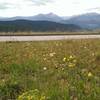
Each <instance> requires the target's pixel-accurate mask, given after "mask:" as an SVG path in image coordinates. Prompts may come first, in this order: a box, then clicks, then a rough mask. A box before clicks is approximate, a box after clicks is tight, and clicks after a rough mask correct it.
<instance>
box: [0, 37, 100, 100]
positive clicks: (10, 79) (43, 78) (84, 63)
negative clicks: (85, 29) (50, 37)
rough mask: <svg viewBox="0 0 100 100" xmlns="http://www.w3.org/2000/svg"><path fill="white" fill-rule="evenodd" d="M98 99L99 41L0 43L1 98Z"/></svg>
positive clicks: (10, 99)
mask: <svg viewBox="0 0 100 100" xmlns="http://www.w3.org/2000/svg"><path fill="white" fill-rule="evenodd" d="M16 99H17V100H100V40H99V39H97V40H96V39H91V40H89V39H87V40H66V41H48V42H5V43H4V42H1V43H0V100H16Z"/></svg>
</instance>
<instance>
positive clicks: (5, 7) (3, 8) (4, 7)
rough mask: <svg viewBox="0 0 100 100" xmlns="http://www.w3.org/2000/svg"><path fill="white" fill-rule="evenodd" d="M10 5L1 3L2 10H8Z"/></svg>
mask: <svg viewBox="0 0 100 100" xmlns="http://www.w3.org/2000/svg"><path fill="white" fill-rule="evenodd" d="M9 7H10V5H9V4H8V3H0V10H5V9H8V8H9Z"/></svg>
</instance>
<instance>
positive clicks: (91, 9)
mask: <svg viewBox="0 0 100 100" xmlns="http://www.w3.org/2000/svg"><path fill="white" fill-rule="evenodd" d="M86 10H87V11H93V10H100V7H95V8H90V9H86Z"/></svg>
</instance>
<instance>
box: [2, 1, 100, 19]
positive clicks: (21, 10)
mask: <svg viewBox="0 0 100 100" xmlns="http://www.w3.org/2000/svg"><path fill="white" fill-rule="evenodd" d="M99 10H100V1H99V0H88V1H87V0H12V1H11V0H6V1H4V0H0V17H14V16H34V15H37V14H48V13H54V14H56V15H58V16H73V15H80V14H85V13H91V12H95V13H100V11H99Z"/></svg>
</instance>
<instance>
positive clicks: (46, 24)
mask: <svg viewBox="0 0 100 100" xmlns="http://www.w3.org/2000/svg"><path fill="white" fill-rule="evenodd" d="M80 29H81V28H80V27H79V26H77V25H74V24H61V23H57V22H51V21H29V20H14V21H0V32H17V31H35V32H45V31H78V30H80Z"/></svg>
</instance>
